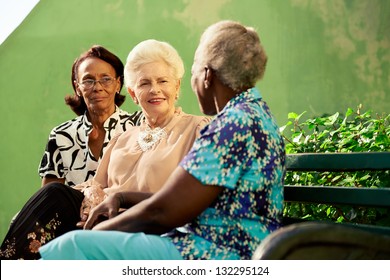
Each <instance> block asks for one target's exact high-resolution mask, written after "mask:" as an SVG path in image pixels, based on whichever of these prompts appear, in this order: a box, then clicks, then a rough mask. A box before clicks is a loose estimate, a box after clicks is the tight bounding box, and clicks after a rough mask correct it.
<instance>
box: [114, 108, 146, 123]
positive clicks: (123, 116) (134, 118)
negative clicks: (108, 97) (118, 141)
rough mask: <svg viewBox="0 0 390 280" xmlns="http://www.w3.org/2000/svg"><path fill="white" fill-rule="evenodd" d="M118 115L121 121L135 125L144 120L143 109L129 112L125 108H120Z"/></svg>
mask: <svg viewBox="0 0 390 280" xmlns="http://www.w3.org/2000/svg"><path fill="white" fill-rule="evenodd" d="M117 116H118V118H119V120H120V121H121V122H130V123H132V124H133V125H139V123H140V122H141V120H142V117H143V114H142V111H135V112H133V113H129V112H127V111H125V110H122V109H119V108H118V114H117Z"/></svg>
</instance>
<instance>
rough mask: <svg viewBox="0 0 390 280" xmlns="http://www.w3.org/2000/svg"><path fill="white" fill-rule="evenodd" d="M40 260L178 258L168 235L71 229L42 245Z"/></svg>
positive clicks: (180, 258)
mask: <svg viewBox="0 0 390 280" xmlns="http://www.w3.org/2000/svg"><path fill="white" fill-rule="evenodd" d="M39 253H40V254H41V256H42V259H43V260H182V259H183V258H182V257H181V255H180V253H179V251H178V250H177V249H176V247H175V246H174V245H173V243H172V242H171V241H170V239H169V238H165V237H161V236H159V235H150V234H144V233H126V232H120V231H98V230H75V231H71V232H68V233H66V234H64V235H62V236H60V237H58V238H56V239H54V240H52V241H50V242H49V243H48V244H46V245H44V246H42V247H41V248H40V249H39Z"/></svg>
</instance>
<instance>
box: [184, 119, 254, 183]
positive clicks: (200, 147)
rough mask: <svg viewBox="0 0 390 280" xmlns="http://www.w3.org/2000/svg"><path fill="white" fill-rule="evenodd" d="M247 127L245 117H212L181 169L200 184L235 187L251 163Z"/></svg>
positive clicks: (249, 135)
mask: <svg viewBox="0 0 390 280" xmlns="http://www.w3.org/2000/svg"><path fill="white" fill-rule="evenodd" d="M248 125H249V124H248V120H247V118H245V117H243V116H238V115H235V114H230V116H228V115H225V116H219V117H218V118H215V119H214V120H213V121H212V122H211V123H210V124H209V125H208V126H207V127H205V129H204V130H203V131H202V135H201V136H200V137H199V138H198V139H197V140H196V141H195V143H194V146H193V148H192V149H191V150H190V152H189V153H188V154H187V156H186V157H185V158H184V159H183V160H182V162H181V163H180V166H181V167H182V168H184V169H185V170H186V171H187V172H189V173H190V174H191V175H192V176H194V177H195V178H196V179H197V180H199V181H200V182H201V183H202V184H205V185H218V186H224V187H227V188H232V189H233V188H235V187H236V185H237V181H238V180H239V178H240V177H241V174H242V172H243V171H244V169H246V168H247V166H248V164H250V155H249V149H248V142H249V141H250V139H251V138H252V136H251V132H250V129H249V128H248Z"/></svg>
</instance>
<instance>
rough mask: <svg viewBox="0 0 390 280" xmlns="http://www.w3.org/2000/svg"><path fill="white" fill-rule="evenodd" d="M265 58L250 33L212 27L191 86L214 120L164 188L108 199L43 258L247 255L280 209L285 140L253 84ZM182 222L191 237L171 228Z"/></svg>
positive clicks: (44, 250)
mask: <svg viewBox="0 0 390 280" xmlns="http://www.w3.org/2000/svg"><path fill="white" fill-rule="evenodd" d="M266 61H267V57H266V54H265V51H264V49H263V47H262V45H261V44H260V39H259V37H258V34H257V33H256V32H255V30H254V29H253V28H250V27H245V26H243V25H241V24H240V23H237V22H233V21H221V22H218V23H216V24H213V25H211V26H210V27H209V28H207V29H206V31H205V32H204V34H203V35H202V37H201V41H200V44H199V46H198V48H197V50H196V53H195V58H194V63H193V67H192V88H193V89H194V91H195V93H196V95H197V97H198V101H199V104H200V107H201V109H202V111H203V112H204V113H206V114H209V115H216V116H215V118H214V119H213V120H212V121H211V122H210V123H209V124H208V125H207V126H206V127H205V128H204V129H203V130H202V132H201V136H200V137H199V138H198V139H197V140H196V141H195V143H194V145H193V147H192V149H191V150H190V152H189V153H188V154H187V155H186V156H185V158H184V159H183V160H182V161H181V162H180V164H179V166H178V167H177V168H176V170H175V171H174V173H173V174H172V175H171V176H170V177H169V179H168V181H167V182H166V183H165V184H164V186H163V187H162V189H161V190H160V191H159V192H157V193H156V194H154V195H153V196H151V197H150V198H148V199H145V200H143V201H139V202H138V203H137V201H135V200H134V199H133V194H132V193H130V192H119V193H116V194H113V195H110V196H109V197H108V198H107V199H106V200H105V201H104V202H103V203H102V204H100V205H99V206H97V207H96V208H94V209H93V210H92V211H91V213H90V216H89V219H88V220H87V222H86V223H85V226H84V228H85V229H93V230H87V231H85V230H84V231H83V230H78V231H72V232H69V233H67V234H65V235H63V236H61V237H60V238H58V239H56V240H54V241H53V242H51V243H49V244H47V245H45V246H43V247H41V250H40V252H41V255H42V258H43V259H251V256H252V254H253V252H254V251H255V249H256V248H257V246H258V245H259V244H260V242H261V240H263V239H264V238H265V237H266V236H267V235H268V234H269V233H271V232H273V231H274V230H276V229H277V228H278V227H279V226H280V224H281V217H282V208H283V178H284V173H285V166H284V163H285V150H284V144H283V139H282V137H281V135H280V133H279V128H278V126H277V124H276V122H275V120H274V117H273V116H272V114H271V113H270V110H269V108H268V106H267V105H266V103H265V101H264V100H263V98H262V96H261V94H260V92H259V91H258V90H257V89H256V88H255V85H256V82H257V81H258V80H259V79H260V78H261V77H262V76H263V73H264V69H265V65H266ZM121 207H125V208H129V209H127V210H126V211H124V212H122V211H119V209H120V208H121ZM102 216H103V217H105V218H108V219H107V220H104V221H101V219H100V217H102ZM186 223H189V224H188V227H187V228H188V231H187V232H179V231H177V230H174V229H175V227H178V226H181V225H183V224H186ZM170 230H171V231H170ZM168 231H170V232H169V233H168V234H164V235H160V234H163V233H167V232H168Z"/></svg>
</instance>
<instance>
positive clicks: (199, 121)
mask: <svg viewBox="0 0 390 280" xmlns="http://www.w3.org/2000/svg"><path fill="white" fill-rule="evenodd" d="M211 119H212V118H211V117H208V116H198V115H192V114H187V113H184V112H182V113H181V120H180V122H186V123H188V124H193V125H200V126H203V125H206V124H208V123H209V122H210V121H211Z"/></svg>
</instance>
